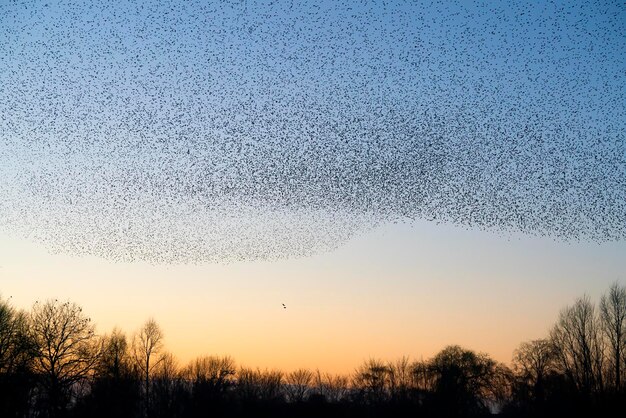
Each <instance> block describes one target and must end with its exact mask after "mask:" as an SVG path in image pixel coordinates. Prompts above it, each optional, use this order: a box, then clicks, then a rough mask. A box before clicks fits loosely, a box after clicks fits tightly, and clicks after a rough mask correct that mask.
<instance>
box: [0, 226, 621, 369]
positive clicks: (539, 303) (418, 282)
mask: <svg viewBox="0 0 626 418" xmlns="http://www.w3.org/2000/svg"><path fill="white" fill-rule="evenodd" d="M625 247H626V245H625V244H624V243H609V244H602V245H599V244H573V243H560V242H556V241H553V240H549V239H543V238H533V237H517V236H516V237H502V236H499V235H495V234H492V233H489V232H479V231H472V230H465V229H461V228H456V227H452V226H442V225H433V224H430V223H426V222H424V223H418V224H416V225H415V226H414V227H412V228H409V227H406V226H387V227H383V228H379V229H378V230H375V231H372V232H370V233H369V234H366V235H364V236H361V237H358V238H355V239H353V240H352V241H351V242H350V243H348V244H347V245H345V246H344V247H341V248H339V249H338V250H336V251H334V252H331V253H327V254H321V255H318V256H314V257H310V258H306V259H295V260H285V261H278V262H249V263H237V264H229V265H199V266H185V265H181V266H163V265H149V264H144V263H136V264H116V263H112V262H109V261H105V260H100V259H96V258H89V257H69V256H65V255H51V254H48V253H47V252H46V251H45V250H43V249H41V248H40V247H39V246H37V245H34V244H30V243H27V242H25V241H23V240H17V239H13V238H10V237H6V236H0V248H1V249H2V252H1V254H2V258H0V265H1V266H2V268H0V295H1V296H2V297H3V298H4V299H6V298H8V297H9V296H12V299H11V303H12V304H13V305H14V306H15V307H18V308H22V309H29V308H30V306H32V304H33V303H34V302H35V301H36V300H44V299H47V298H58V299H69V300H71V301H73V302H76V303H78V304H79V305H81V306H82V307H83V308H84V311H85V312H86V313H87V314H88V315H90V316H91V318H92V319H93V320H94V321H95V323H96V324H97V330H98V333H100V334H105V333H109V332H111V330H112V329H113V327H119V328H120V329H122V330H123V331H124V332H125V333H126V334H127V336H128V337H129V338H130V336H131V335H132V332H133V331H134V330H136V329H138V328H139V327H140V326H141V325H142V324H143V322H145V321H146V320H147V319H148V318H150V317H153V318H154V319H155V320H156V321H157V323H158V324H159V325H160V326H161V327H162V329H163V331H164V333H165V341H164V342H165V349H166V350H167V351H170V352H172V353H173V354H174V355H175V356H176V357H177V359H178V361H179V365H180V366H184V365H185V364H186V363H187V362H189V361H190V360H192V359H194V358H196V357H200V356H204V355H229V356H231V357H232V358H233V359H234V360H235V361H236V363H237V365H238V366H247V367H254V368H256V367H260V368H261V369H264V368H270V369H271V368H278V369H281V370H283V371H285V372H289V371H292V370H294V369H297V368H301V367H305V368H309V369H319V370H320V371H322V372H329V373H341V374H349V373H351V372H352V371H354V369H355V368H356V367H357V366H358V365H359V364H361V363H362V362H363V361H365V360H368V359H370V358H379V359H382V360H387V361H394V360H396V359H398V358H400V357H402V356H403V355H407V356H409V357H410V358H411V359H413V360H419V359H422V358H423V359H428V358H430V357H431V356H432V355H434V354H436V352H438V351H439V350H441V349H443V348H444V347H445V346H446V345H450V344H459V345H461V346H464V347H466V348H469V349H472V350H475V351H479V352H485V353H487V354H489V355H491V356H492V357H493V358H494V359H495V360H498V361H501V362H505V363H509V362H510V359H511V356H512V354H513V350H514V349H515V348H516V347H517V346H518V345H519V343H521V342H523V341H525V340H529V339H536V338H541V337H544V336H547V333H548V331H549V328H550V326H551V325H552V324H553V323H554V321H555V320H556V317H557V315H558V312H559V310H560V309H562V308H563V307H564V306H566V305H567V304H570V303H572V302H573V301H574V299H575V298H576V297H579V296H582V295H583V294H585V293H587V294H589V296H591V297H592V299H593V300H598V298H599V295H600V294H601V293H603V292H604V291H605V290H606V289H607V288H608V286H609V284H610V283H611V282H614V281H616V280H623V275H622V276H621V277H620V274H623V272H624V271H626V260H624V259H623V258H622V257H620V254H623V253H624V249H625ZM283 303H285V305H286V306H287V309H283V307H282V304H283Z"/></svg>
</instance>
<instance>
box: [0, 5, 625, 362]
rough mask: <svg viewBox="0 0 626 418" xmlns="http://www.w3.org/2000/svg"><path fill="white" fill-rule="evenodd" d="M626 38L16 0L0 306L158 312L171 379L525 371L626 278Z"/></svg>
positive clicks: (569, 17) (451, 15)
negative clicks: (209, 362)
mask: <svg viewBox="0 0 626 418" xmlns="http://www.w3.org/2000/svg"><path fill="white" fill-rule="evenodd" d="M625 29H626V9H625V8H624V5H623V4H622V3H620V2H617V1H611V2H604V1H601V2H588V1H572V2H567V3H560V2H541V3H539V4H530V3H528V2H522V1H513V2H506V3H502V2H489V1H487V2H482V1H481V2H437V1H432V2H430V1H428V2H427V1H425V2H408V1H384V2H372V1H341V2H337V1H323V2H319V3H312V2H307V1H297V0H294V1H216V2H202V1H190V2H184V3H183V2H177V1H171V2H168V1H153V0H144V1H123V0H119V1H115V2H98V1H74V0H47V1H44V0H41V1H40V0H0V115H1V117H0V160H1V161H2V164H0V195H1V196H2V199H1V200H0V294H2V295H3V296H4V297H9V296H11V297H12V298H11V301H12V303H13V304H14V305H15V306H17V307H20V308H24V309H28V308H29V307H30V306H31V305H32V303H33V302H34V301H35V300H44V299H48V298H58V299H62V300H64V299H70V300H72V301H74V302H76V303H78V304H80V305H81V306H83V308H84V310H85V311H86V312H88V313H89V314H90V315H91V316H92V318H93V320H94V321H95V322H96V323H97V325H98V330H99V332H101V333H105V332H109V331H110V330H111V329H112V328H113V327H114V326H118V327H120V328H122V329H123V330H125V331H126V332H128V333H129V334H130V333H132V332H133V331H134V330H135V329H137V328H138V327H139V326H140V325H141V324H142V323H143V322H144V321H145V320H146V319H147V318H149V317H154V318H155V320H156V321H157V322H158V323H159V324H161V326H162V327H163V329H164V331H165V334H166V346H167V348H168V349H169V350H171V351H172V352H173V353H174V354H175V355H176V356H177V357H178V358H179V359H180V361H181V363H184V362H186V361H189V360H191V359H192V358H194V357H195V356H198V355H204V354H228V355H231V356H233V357H234V358H235V360H236V361H238V362H239V363H240V364H245V365H250V366H259V367H279V368H282V369H284V370H293V369H295V368H297V367H301V366H302V367H310V368H320V369H322V370H326V371H330V372H341V373H347V372H350V371H351V370H353V368H354V367H356V366H357V365H358V364H359V363H360V362H361V361H363V360H366V359H368V358H371V357H376V358H383V359H389V360H391V359H394V358H397V357H399V356H402V355H410V356H412V357H413V358H420V357H421V356H423V357H425V358H427V357H429V356H431V355H433V354H434V353H436V352H437V351H438V350H440V349H442V348H443V347H444V346H445V345H447V344H461V345H464V346H467V347H468V348H472V349H475V350H478V351H484V352H487V353H489V354H491V355H492V356H493V357H494V358H496V359H497V360H499V361H504V362H508V361H509V360H510V358H511V355H512V352H513V350H514V349H515V347H516V346H517V345H518V344H519V343H520V342H522V341H524V340H528V339H534V338H540V337H544V336H546V335H547V332H548V330H549V327H550V325H551V324H552V323H553V322H554V320H555V319H556V317H557V315H558V312H559V310H560V309H561V308H563V307H565V306H566V305H567V304H569V303H572V302H573V301H574V300H575V298H576V297H579V296H582V295H583V294H588V295H590V296H591V297H592V298H594V299H595V300H597V298H598V297H599V295H601V294H602V292H604V290H606V289H607V288H608V286H609V285H610V284H611V283H613V282H615V281H618V282H620V283H624V280H626V279H625V277H624V274H625V273H624V272H626V269H625V268H624V267H626V261H625V260H626V223H625V221H624V220H625V219H626V146H625V140H624V132H625V128H626V111H625V103H626V63H625V59H626V58H625V57H626V41H625V40H624V37H623V34H624V31H625ZM283 303H284V304H285V305H286V306H287V309H283V308H282V304H283Z"/></svg>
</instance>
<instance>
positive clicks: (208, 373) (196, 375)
mask: <svg viewBox="0 0 626 418" xmlns="http://www.w3.org/2000/svg"><path fill="white" fill-rule="evenodd" d="M235 372H236V369H235V362H234V361H233V359H231V358H230V357H228V356H226V357H216V356H206V357H200V358H197V359H195V360H194V361H192V362H191V363H190V364H189V365H188V366H187V367H186V368H185V369H184V370H183V372H182V375H183V377H184V378H185V380H186V381H188V382H190V383H191V384H192V385H193V387H194V390H201V391H203V392H210V393H212V394H215V393H222V392H224V391H225V390H227V389H228V388H229V387H230V386H231V385H233V384H234V376H235Z"/></svg>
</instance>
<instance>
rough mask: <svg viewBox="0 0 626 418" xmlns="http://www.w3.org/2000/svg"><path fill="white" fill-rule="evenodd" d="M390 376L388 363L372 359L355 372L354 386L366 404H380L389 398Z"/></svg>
mask: <svg viewBox="0 0 626 418" xmlns="http://www.w3.org/2000/svg"><path fill="white" fill-rule="evenodd" d="M390 375H391V370H390V368H389V366H388V364H387V363H385V362H383V361H381V360H376V359H370V360H368V361H366V362H365V363H364V364H362V365H361V366H359V367H358V368H357V370H356V371H355V373H354V377H353V385H354V387H355V388H356V389H357V390H358V392H359V393H360V396H362V397H363V400H364V401H365V402H366V403H378V402H381V401H384V400H386V399H387V397H388V396H389V393H390Z"/></svg>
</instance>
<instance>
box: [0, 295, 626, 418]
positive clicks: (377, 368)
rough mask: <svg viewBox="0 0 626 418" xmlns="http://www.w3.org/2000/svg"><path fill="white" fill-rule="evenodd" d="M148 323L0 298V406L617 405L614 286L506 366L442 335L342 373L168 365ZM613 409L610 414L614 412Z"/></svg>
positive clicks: (143, 413) (138, 412)
mask: <svg viewBox="0 0 626 418" xmlns="http://www.w3.org/2000/svg"><path fill="white" fill-rule="evenodd" d="M163 338H164V335H163V331H162V330H161V328H160V327H159V325H158V324H157V323H156V322H155V321H154V320H153V319H149V320H147V321H146V322H145V323H144V324H143V325H142V326H141V327H140V328H139V329H138V330H137V331H136V332H135V333H133V334H132V335H130V336H127V335H126V334H125V333H123V332H122V331H120V330H119V329H114V330H113V331H111V332H110V333H109V334H106V335H97V334H96V330H95V326H94V324H93V323H92V321H91V320H90V318H89V317H88V316H87V315H86V314H85V313H83V311H82V308H81V307H80V306H78V305H77V304H75V303H72V302H69V301H58V300H47V301H45V302H36V303H35V304H34V305H33V306H32V308H31V309H30V310H29V311H23V310H18V309H16V308H14V307H13V306H12V305H11V303H10V301H9V300H5V299H0V417H15V418H25V417H44V418H64V417H68V418H69V417H129V418H130V417H137V418H160V417H181V418H187V417H189V418H196V417H208V416H215V417H244V416H255V417H259V416H272V417H288V416H289V417H292V416H294V417H300V416H302V417H314V416H315V417H317V416H325V417H326V416H330V417H332V416H342V417H344V416H347V417H350V416H353V417H362V416H368V417H375V416H397V417H405V416H406V417H408V416H412V417H416V416H417V417H419V416H424V417H478V416H488V415H491V414H494V413H498V414H500V415H501V416H510V417H527V416H528V417H531V416H532V417H536V416H546V417H547V416H564V415H568V414H569V415H572V416H578V415H580V414H588V415H589V416H592V415H593V416H610V415H612V414H613V415H615V416H620V415H619V411H622V412H623V411H624V410H626V408H625V407H626V388H625V385H626V384H625V379H626V350H625V347H626V287H625V286H622V285H619V284H618V283H615V284H613V285H612V286H611V287H610V288H609V289H608V290H607V291H606V293H605V294H604V295H603V296H602V297H601V299H600V300H599V303H598V304H595V303H593V302H592V301H591V300H590V298H589V297H587V296H583V297H581V298H579V299H577V300H576V301H575V302H574V303H573V304H571V305H570V306H567V307H565V308H564V309H563V310H561V312H560V314H559V316H558V318H557V320H556V323H555V324H554V325H553V326H552V328H551V330H550V332H549V334H548V335H546V336H545V338H543V339H539V340H533V341H526V342H523V343H521V344H520V345H519V347H518V348H517V350H515V353H514V355H513V359H512V363H511V365H510V366H509V365H505V364H502V363H498V362H496V361H495V360H493V359H492V358H491V357H490V356H489V355H487V354H484V353H477V352H475V351H472V350H469V349H466V348H463V347H460V346H448V347H445V348H444V349H443V350H441V351H440V352H439V353H437V354H436V355H434V356H433V357H432V358H430V359H427V360H420V361H413V360H411V359H409V358H408V357H403V358H400V359H397V360H395V361H383V360H378V359H370V360H367V361H365V362H363V363H362V364H361V365H360V366H359V367H358V368H357V369H356V370H355V371H354V372H353V373H352V374H350V375H333V374H329V373H322V372H320V371H319V370H308V369H304V368H303V369H299V370H295V371H292V372H290V373H285V372H282V371H280V370H261V369H258V368H256V369H255V368H247V367H238V366H237V365H236V363H235V361H234V360H233V359H232V358H230V357H227V356H226V357H220V356H203V357H199V358H197V359H195V360H193V361H191V362H190V363H189V364H187V365H182V366H181V365H179V364H178V362H177V360H176V359H175V357H174V356H173V355H172V354H171V353H169V352H167V351H166V349H165V347H164V345H163ZM616 411H617V412H616Z"/></svg>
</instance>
